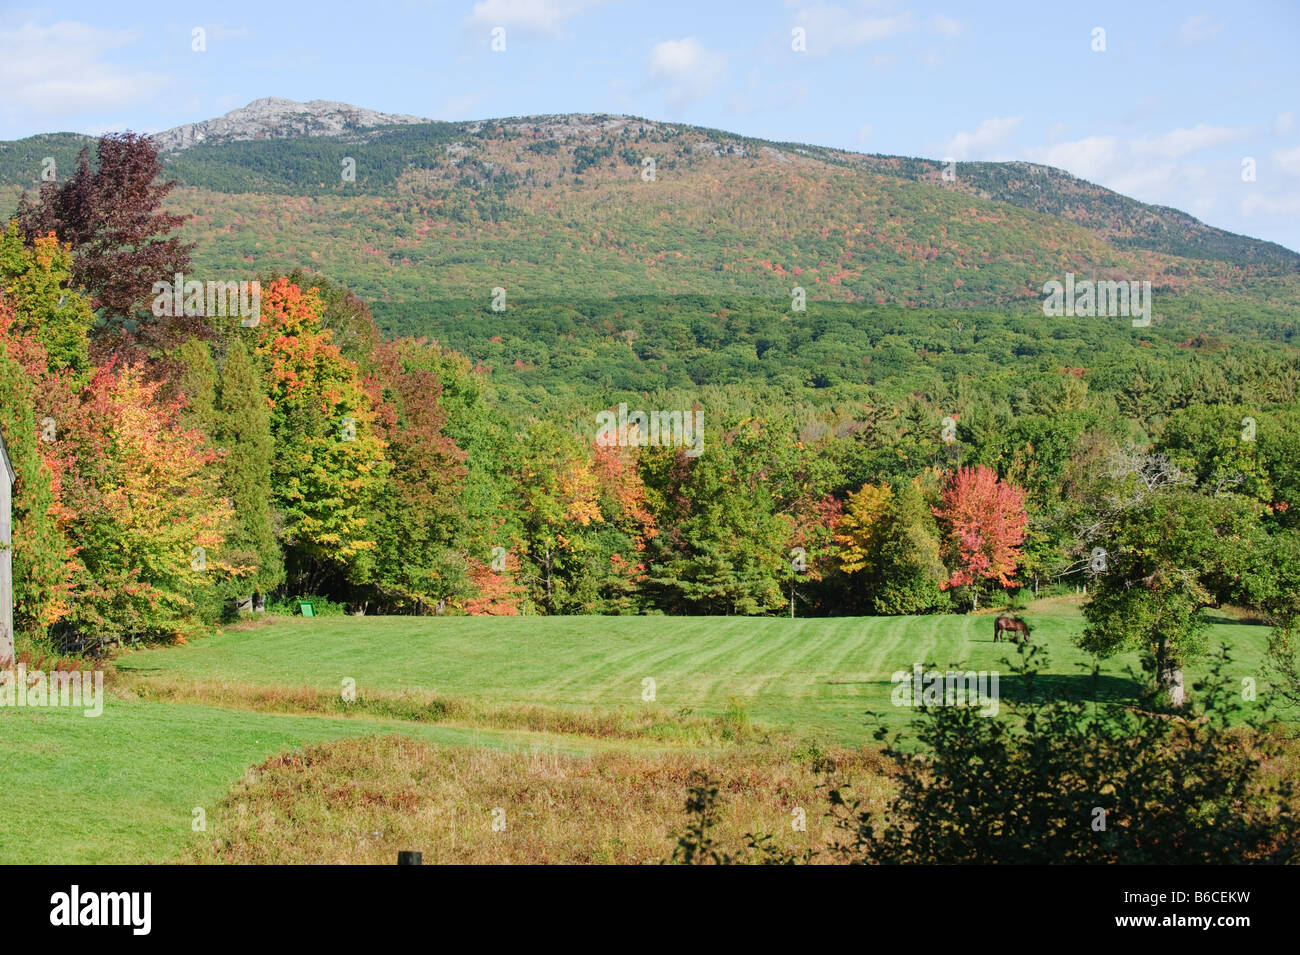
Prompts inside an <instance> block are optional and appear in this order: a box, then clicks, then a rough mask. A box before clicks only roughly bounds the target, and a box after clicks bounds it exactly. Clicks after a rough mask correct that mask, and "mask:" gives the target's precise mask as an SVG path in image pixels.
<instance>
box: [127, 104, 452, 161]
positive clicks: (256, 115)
mask: <svg viewBox="0 0 1300 955" xmlns="http://www.w3.org/2000/svg"><path fill="white" fill-rule="evenodd" d="M427 122H430V121H429V120H427V119H421V118H420V117H418V116H406V115H401V114H396V113H380V112H377V111H376V110H373V109H364V108H362V107H360V106H352V105H350V104H348V103H334V102H330V101H328V100H321V99H314V100H311V101H310V102H306V103H299V102H296V101H294V100H291V99H282V98H280V97H278V96H267V97H264V98H263V99H258V100H253V102H251V103H249V104H248V105H247V106H244V107H242V108H240V109H235V110H231V111H230V112H229V113H226V115H224V116H218V117H217V118H216V119H209V120H204V121H203V122H201V123H186V124H185V125H184V126H176V127H174V128H172V129H168V130H165V131H164V132H161V133H157V134H156V135H155V136H154V137H153V138H154V140H155V141H156V142H157V143H158V145H159V147H161V148H162V149H163V150H165V151H167V152H178V151H180V150H182V149H189V148H190V147H191V146H197V145H199V144H201V143H212V144H215V143H230V142H243V141H247V140H261V139H293V138H297V137H305V136H340V135H342V134H343V133H345V132H350V131H353V130H358V129H373V128H375V127H379V126H393V125H410V124H413V123H427Z"/></svg>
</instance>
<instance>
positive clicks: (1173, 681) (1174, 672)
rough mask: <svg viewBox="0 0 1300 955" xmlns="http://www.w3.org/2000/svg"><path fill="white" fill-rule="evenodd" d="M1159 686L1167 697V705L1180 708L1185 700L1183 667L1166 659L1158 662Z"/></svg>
mask: <svg viewBox="0 0 1300 955" xmlns="http://www.w3.org/2000/svg"><path fill="white" fill-rule="evenodd" d="M1160 686H1161V687H1162V688H1163V689H1164V691H1165V693H1166V694H1168V697H1169V705H1170V706H1172V707H1174V708H1175V709H1182V707H1183V704H1184V703H1186V702H1187V689H1186V687H1184V686H1183V668H1182V667H1180V666H1177V665H1175V664H1174V662H1173V661H1172V660H1166V661H1164V662H1163V663H1161V664H1160Z"/></svg>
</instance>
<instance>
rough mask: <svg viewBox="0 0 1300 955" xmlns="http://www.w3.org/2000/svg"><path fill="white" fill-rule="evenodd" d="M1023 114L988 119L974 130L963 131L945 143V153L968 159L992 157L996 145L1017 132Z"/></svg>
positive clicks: (955, 157)
mask: <svg viewBox="0 0 1300 955" xmlns="http://www.w3.org/2000/svg"><path fill="white" fill-rule="evenodd" d="M1023 119H1024V117H1023V116H1004V117H1000V118H996V117H995V118H993V119H986V120H984V122H982V123H980V124H979V126H978V127H977V128H976V129H975V130H974V131H972V132H962V133H958V134H957V135H955V136H953V137H952V139H950V140H948V142H947V143H945V144H944V147H943V148H944V153H945V155H948V156H952V157H953V158H954V159H963V160H967V161H971V160H976V159H990V158H992V156H991V155H990V154H991V153H992V152H993V151H994V150H995V147H997V146H999V145H1001V143H1002V142H1003V140H1005V139H1006V138H1007V137H1008V136H1010V135H1011V134H1012V133H1013V132H1015V130H1016V127H1018V126H1019V125H1020V123H1021V121H1022V120H1023Z"/></svg>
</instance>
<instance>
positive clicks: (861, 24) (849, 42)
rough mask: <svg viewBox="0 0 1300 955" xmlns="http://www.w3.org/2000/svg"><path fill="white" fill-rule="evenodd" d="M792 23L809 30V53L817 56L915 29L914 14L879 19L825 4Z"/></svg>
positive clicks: (806, 10)
mask: <svg viewBox="0 0 1300 955" xmlns="http://www.w3.org/2000/svg"><path fill="white" fill-rule="evenodd" d="M790 23H791V25H792V26H797V27H803V28H804V30H806V31H807V35H808V52H809V54H811V55H813V56H825V55H826V54H829V53H833V52H835V51H837V50H853V49H856V48H858V47H860V46H863V45H864V44H867V43H878V42H880V41H881V40H885V39H888V38H889V37H892V36H897V35H898V34H900V33H905V32H907V31H909V30H913V29H915V23H914V20H913V17H912V14H910V13H906V12H904V13H900V14H896V15H894V16H875V15H872V14H871V13H870V12H869V11H867V10H866V9H858V10H847V9H845V8H844V7H836V6H831V5H830V4H825V3H817V4H814V5H813V6H811V7H805V8H804V9H802V10H800V11H799V12H798V13H796V14H795V15H794V17H793V19H792V20H791V21H790Z"/></svg>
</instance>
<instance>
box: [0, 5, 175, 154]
mask: <svg viewBox="0 0 1300 955" xmlns="http://www.w3.org/2000/svg"><path fill="white" fill-rule="evenodd" d="M137 40H138V36H137V34H136V33H135V31H133V30H108V29H104V28H101V27H97V26H91V25H90V24H88V23H75V22H72V21H64V22H62V23H55V24H52V25H51V26H39V25H37V24H35V23H32V22H27V23H24V24H23V25H22V26H20V27H14V28H9V29H3V30H0V50H4V51H5V52H4V56H2V57H0V89H4V91H5V95H4V98H3V100H2V101H0V109H3V110H4V111H5V112H6V113H7V114H9V115H10V116H11V117H12V118H15V119H17V118H19V117H26V118H28V119H32V120H36V121H38V122H39V124H40V125H41V126H42V127H43V128H45V129H49V130H54V129H65V128H67V127H68V125H69V124H70V123H76V122H77V120H78V119H79V118H80V117H83V116H87V115H91V114H95V115H96V116H97V119H98V118H99V117H102V115H103V114H104V113H105V112H117V111H119V110H122V109H124V108H127V107H132V106H137V105H139V104H140V102H141V101H142V100H144V99H147V98H148V97H149V96H151V95H153V94H155V93H157V92H160V91H162V90H165V89H168V88H169V87H171V86H173V85H174V84H173V81H172V80H171V79H170V78H169V77H167V76H165V75H163V74H160V73H153V72H150V71H148V70H142V69H139V68H135V67H124V66H119V65H117V64H114V63H109V62H106V61H105V59H104V56H105V54H106V53H108V52H110V51H112V50H116V49H120V48H122V47H127V46H131V45H132V44H134V43H135V42H136V41H137ZM98 121H99V122H101V123H102V119H99V120H98Z"/></svg>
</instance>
